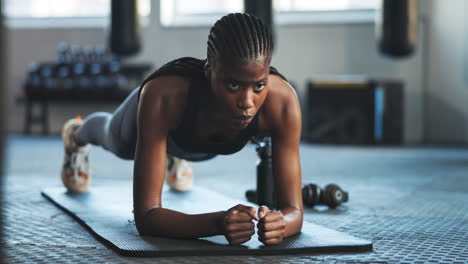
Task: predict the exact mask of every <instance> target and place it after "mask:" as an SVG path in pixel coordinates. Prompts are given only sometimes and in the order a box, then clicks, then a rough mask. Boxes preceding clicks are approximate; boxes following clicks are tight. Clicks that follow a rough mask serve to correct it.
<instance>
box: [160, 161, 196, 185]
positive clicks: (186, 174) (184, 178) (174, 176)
mask: <svg viewBox="0 0 468 264" xmlns="http://www.w3.org/2000/svg"><path fill="white" fill-rule="evenodd" d="M166 183H167V185H169V187H171V189H172V190H175V191H179V192H185V191H188V190H190V189H191V188H192V185H193V170H192V162H190V161H187V160H184V159H179V158H177V157H174V156H171V155H169V154H167V170H166Z"/></svg>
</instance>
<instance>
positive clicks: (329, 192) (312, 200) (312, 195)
mask: <svg viewBox="0 0 468 264" xmlns="http://www.w3.org/2000/svg"><path fill="white" fill-rule="evenodd" d="M245 196H246V198H247V200H248V201H249V202H252V203H257V191H256V190H247V192H246V193H245ZM348 199H349V195H348V192H345V191H343V189H341V188H340V187H339V186H338V185H336V184H328V185H327V186H325V188H324V189H322V188H320V187H319V186H318V185H316V184H313V183H311V184H306V185H304V186H303V187H302V201H303V203H304V205H305V206H307V207H314V206H315V205H318V204H323V205H327V206H329V207H330V208H336V207H337V206H339V205H341V204H342V203H344V202H347V201H348Z"/></svg>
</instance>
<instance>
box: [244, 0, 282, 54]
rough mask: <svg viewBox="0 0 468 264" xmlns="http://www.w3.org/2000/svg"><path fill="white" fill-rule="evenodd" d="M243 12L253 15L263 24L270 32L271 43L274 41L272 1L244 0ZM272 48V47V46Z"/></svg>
mask: <svg viewBox="0 0 468 264" xmlns="http://www.w3.org/2000/svg"><path fill="white" fill-rule="evenodd" d="M244 12H245V13H247V14H251V15H254V16H256V17H258V18H260V20H262V22H263V23H265V24H266V25H267V26H268V27H269V28H270V31H271V35H272V38H273V42H274V40H275V32H274V24H273V1H272V0H244ZM273 47H274V46H273Z"/></svg>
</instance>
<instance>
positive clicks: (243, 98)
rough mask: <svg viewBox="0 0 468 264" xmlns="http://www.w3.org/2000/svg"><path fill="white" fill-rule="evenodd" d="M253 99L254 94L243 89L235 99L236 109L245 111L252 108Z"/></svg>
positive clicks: (249, 90)
mask: <svg viewBox="0 0 468 264" xmlns="http://www.w3.org/2000/svg"><path fill="white" fill-rule="evenodd" d="M253 97H254V92H253V91H251V89H248V88H247V89H243V90H242V91H241V92H240V93H239V97H238V99H237V107H239V109H242V110H247V109H250V108H252V107H254V101H253Z"/></svg>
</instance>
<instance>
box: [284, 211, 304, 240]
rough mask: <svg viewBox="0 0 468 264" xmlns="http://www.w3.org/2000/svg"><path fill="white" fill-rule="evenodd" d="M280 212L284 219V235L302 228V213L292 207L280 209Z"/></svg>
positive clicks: (292, 233)
mask: <svg viewBox="0 0 468 264" xmlns="http://www.w3.org/2000/svg"><path fill="white" fill-rule="evenodd" d="M281 213H283V217H284V220H285V221H286V230H285V234H284V237H289V236H292V235H295V234H297V233H299V232H300V231H301V228H302V221H303V220H304V218H303V213H302V212H301V211H300V210H299V209H297V208H294V207H287V208H284V209H281Z"/></svg>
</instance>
